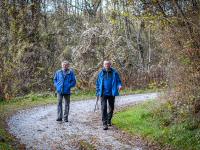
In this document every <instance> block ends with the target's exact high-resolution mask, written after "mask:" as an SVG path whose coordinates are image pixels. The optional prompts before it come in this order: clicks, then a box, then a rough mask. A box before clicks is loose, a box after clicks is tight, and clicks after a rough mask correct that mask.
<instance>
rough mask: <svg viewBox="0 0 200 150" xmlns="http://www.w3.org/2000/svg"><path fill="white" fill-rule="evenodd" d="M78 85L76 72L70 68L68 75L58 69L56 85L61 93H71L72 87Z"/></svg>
mask: <svg viewBox="0 0 200 150" xmlns="http://www.w3.org/2000/svg"><path fill="white" fill-rule="evenodd" d="M75 85H76V78H75V75H74V72H73V71H72V70H71V69H70V70H69V71H68V72H67V74H66V76H64V74H63V71H62V70H58V71H56V73H55V76H54V86H55V88H56V91H57V92H58V93H59V94H71V92H70V89H71V88H72V87H74V86H75Z"/></svg>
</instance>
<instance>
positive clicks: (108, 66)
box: [103, 61, 111, 70]
mask: <svg viewBox="0 0 200 150" xmlns="http://www.w3.org/2000/svg"><path fill="white" fill-rule="evenodd" d="M103 65H104V68H105V69H106V70H108V69H110V67H111V64H110V62H109V61H105V62H104V64H103Z"/></svg>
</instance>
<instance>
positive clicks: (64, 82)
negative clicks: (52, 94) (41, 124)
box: [54, 61, 76, 122]
mask: <svg viewBox="0 0 200 150" xmlns="http://www.w3.org/2000/svg"><path fill="white" fill-rule="evenodd" d="M61 65H62V69H61V70H58V71H56V73H55V76H54V86H55V88H56V91H57V98H58V106H57V120H56V121H62V118H63V109H62V100H63V98H64V100H65V110H64V121H65V122H68V115H69V107H70V106H69V105H70V94H71V92H70V89H71V88H72V87H74V86H75V85H76V78H75V75H74V72H73V70H72V69H69V62H68V61H63V62H62V63H61Z"/></svg>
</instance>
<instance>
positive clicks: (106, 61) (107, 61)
mask: <svg viewBox="0 0 200 150" xmlns="http://www.w3.org/2000/svg"><path fill="white" fill-rule="evenodd" d="M106 63H109V64H110V65H111V62H110V61H109V60H104V62H103V64H106Z"/></svg>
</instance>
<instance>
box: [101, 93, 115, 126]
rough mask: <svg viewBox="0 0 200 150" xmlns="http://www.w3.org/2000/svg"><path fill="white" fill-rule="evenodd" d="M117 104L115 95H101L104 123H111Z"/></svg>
mask: <svg viewBox="0 0 200 150" xmlns="http://www.w3.org/2000/svg"><path fill="white" fill-rule="evenodd" d="M107 102H108V104H109V105H108V106H109V107H108V112H107ZM114 104H115V96H102V97H101V113H102V121H103V125H107V124H108V123H109V124H110V123H111V119H112V116H113V111H114Z"/></svg>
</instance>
